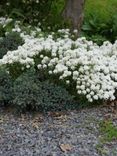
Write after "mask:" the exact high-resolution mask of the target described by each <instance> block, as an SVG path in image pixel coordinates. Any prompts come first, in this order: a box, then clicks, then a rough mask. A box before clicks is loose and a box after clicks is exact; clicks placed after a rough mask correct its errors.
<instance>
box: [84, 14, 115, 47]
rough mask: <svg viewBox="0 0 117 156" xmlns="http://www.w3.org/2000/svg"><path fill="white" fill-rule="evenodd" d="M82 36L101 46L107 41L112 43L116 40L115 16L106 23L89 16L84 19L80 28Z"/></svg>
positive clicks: (94, 16)
mask: <svg viewBox="0 0 117 156" xmlns="http://www.w3.org/2000/svg"><path fill="white" fill-rule="evenodd" d="M82 33H83V34H82V35H83V36H86V37H87V39H89V40H92V41H94V42H96V43H97V44H99V45H101V44H102V43H103V42H104V41H106V40H109V41H110V42H112V43H114V41H115V40H116V39H117V15H113V16H112V18H111V19H109V20H108V21H107V22H104V21H100V19H99V17H98V16H96V15H95V14H94V15H93V14H91V15H90V16H89V17H86V18H85V20H84V23H83V26H82Z"/></svg>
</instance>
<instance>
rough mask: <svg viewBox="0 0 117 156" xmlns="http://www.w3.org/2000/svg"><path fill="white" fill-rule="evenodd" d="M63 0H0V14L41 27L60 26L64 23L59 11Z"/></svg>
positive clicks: (62, 5)
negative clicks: (40, 25) (39, 24)
mask: <svg viewBox="0 0 117 156" xmlns="http://www.w3.org/2000/svg"><path fill="white" fill-rule="evenodd" d="M63 7H64V0H5V1H4V0H3V1H0V16H5V15H8V16H9V17H12V18H13V19H19V20H20V21H23V22H24V23H30V24H33V25H35V24H38V23H39V22H41V24H42V25H43V28H44V29H45V28H46V29H47V27H48V26H52V27H53V28H54V29H57V28H60V26H62V25H63V24H64V22H63V21H62V19H61V12H62V10H63Z"/></svg>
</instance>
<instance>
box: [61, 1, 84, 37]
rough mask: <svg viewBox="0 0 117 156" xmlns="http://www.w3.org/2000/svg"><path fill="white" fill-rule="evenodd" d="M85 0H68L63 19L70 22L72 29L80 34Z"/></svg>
mask: <svg viewBox="0 0 117 156" xmlns="http://www.w3.org/2000/svg"><path fill="white" fill-rule="evenodd" d="M84 4H85V0H66V4H65V9H64V11H63V17H64V19H65V20H68V21H69V20H70V22H71V24H72V29H77V30H78V34H79V33H80V31H81V26H82V22H83V16H84V14H83V12H84Z"/></svg>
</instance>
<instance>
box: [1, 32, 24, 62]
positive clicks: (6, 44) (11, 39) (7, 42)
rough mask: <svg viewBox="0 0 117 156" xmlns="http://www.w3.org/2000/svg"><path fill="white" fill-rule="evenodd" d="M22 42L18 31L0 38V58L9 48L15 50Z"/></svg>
mask: <svg viewBox="0 0 117 156" xmlns="http://www.w3.org/2000/svg"><path fill="white" fill-rule="evenodd" d="M23 43H24V42H23V40H22V38H21V37H20V35H19V33H16V32H13V33H10V34H8V35H7V36H6V37H4V38H1V39H0V59H1V58H2V57H3V56H4V55H5V54H6V53H7V51H9V50H16V49H17V48H18V46H19V45H22V44H23Z"/></svg>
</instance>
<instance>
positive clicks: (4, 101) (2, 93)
mask: <svg viewBox="0 0 117 156" xmlns="http://www.w3.org/2000/svg"><path fill="white" fill-rule="evenodd" d="M12 85H13V81H12V78H11V77H10V75H9V74H8V72H7V70H6V69H5V68H3V67H1V68H0V105H8V104H10V103H11V100H12V97H13V94H12V93H13V92H12Z"/></svg>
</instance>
